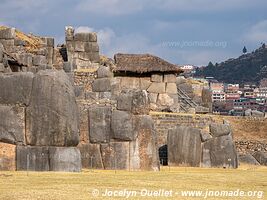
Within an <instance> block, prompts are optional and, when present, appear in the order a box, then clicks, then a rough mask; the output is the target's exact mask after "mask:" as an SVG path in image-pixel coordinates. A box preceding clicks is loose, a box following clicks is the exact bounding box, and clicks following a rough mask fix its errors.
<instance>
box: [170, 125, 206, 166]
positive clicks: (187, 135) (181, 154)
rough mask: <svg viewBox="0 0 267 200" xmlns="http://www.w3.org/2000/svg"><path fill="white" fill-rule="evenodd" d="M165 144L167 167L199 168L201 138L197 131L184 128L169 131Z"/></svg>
mask: <svg viewBox="0 0 267 200" xmlns="http://www.w3.org/2000/svg"><path fill="white" fill-rule="evenodd" d="M167 143H168V163H169V165H171V166H175V165H176V166H177V165H186V166H192V167H199V166H200V161H201V137H200V130H199V129H196V128H192V127H185V126H179V127H177V128H176V129H170V130H169V132H168V139H167Z"/></svg>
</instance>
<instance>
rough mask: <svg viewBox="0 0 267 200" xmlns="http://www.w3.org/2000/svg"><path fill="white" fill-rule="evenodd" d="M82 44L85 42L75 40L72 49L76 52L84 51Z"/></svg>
mask: <svg viewBox="0 0 267 200" xmlns="http://www.w3.org/2000/svg"><path fill="white" fill-rule="evenodd" d="M84 45H85V42H82V41H75V42H74V51H76V52H84V51H85V49H84Z"/></svg>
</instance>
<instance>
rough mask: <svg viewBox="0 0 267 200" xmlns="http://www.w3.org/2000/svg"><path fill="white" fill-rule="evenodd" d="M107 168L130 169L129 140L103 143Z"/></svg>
mask: <svg viewBox="0 0 267 200" xmlns="http://www.w3.org/2000/svg"><path fill="white" fill-rule="evenodd" d="M101 155H102V160H103V165H104V168H105V169H129V142H111V143H109V144H101Z"/></svg>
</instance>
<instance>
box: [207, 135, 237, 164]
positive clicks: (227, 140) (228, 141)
mask: <svg viewBox="0 0 267 200" xmlns="http://www.w3.org/2000/svg"><path fill="white" fill-rule="evenodd" d="M202 148H203V152H204V153H206V154H207V155H206V156H205V158H206V161H204V160H202V162H203V165H204V166H205V165H206V163H205V162H208V163H210V166H211V167H223V168H237V167H238V159H237V153H236V149H235V145H234V143H233V139H232V136H231V135H223V136H220V137H215V138H212V139H210V140H208V141H207V142H205V143H204V144H203V146H202ZM203 157H204V155H203Z"/></svg>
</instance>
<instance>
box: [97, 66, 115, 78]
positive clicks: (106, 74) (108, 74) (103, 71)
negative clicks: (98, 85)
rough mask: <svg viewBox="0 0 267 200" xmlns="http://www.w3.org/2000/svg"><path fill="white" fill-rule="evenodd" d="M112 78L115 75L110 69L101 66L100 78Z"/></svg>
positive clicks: (98, 73) (99, 70)
mask: <svg viewBox="0 0 267 200" xmlns="http://www.w3.org/2000/svg"><path fill="white" fill-rule="evenodd" d="M112 76H113V73H112V72H111V71H110V69H109V67H105V66H100V67H99V68H98V70H97V77H98V78H108V77H112Z"/></svg>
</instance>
